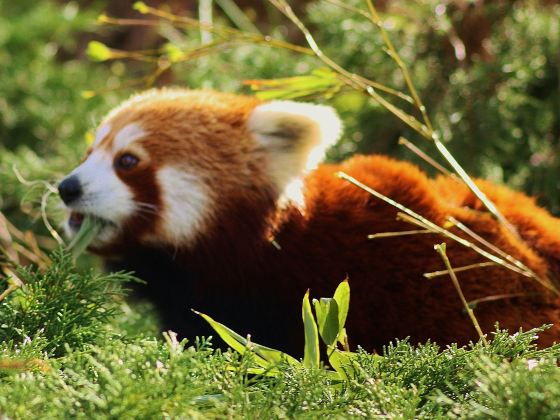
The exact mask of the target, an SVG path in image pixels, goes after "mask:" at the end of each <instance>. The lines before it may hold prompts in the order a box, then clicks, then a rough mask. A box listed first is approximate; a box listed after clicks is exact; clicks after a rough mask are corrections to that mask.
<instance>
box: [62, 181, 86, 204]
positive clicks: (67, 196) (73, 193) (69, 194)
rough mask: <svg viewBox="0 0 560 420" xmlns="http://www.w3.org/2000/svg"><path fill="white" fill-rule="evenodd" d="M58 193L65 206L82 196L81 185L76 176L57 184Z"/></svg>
mask: <svg viewBox="0 0 560 420" xmlns="http://www.w3.org/2000/svg"><path fill="white" fill-rule="evenodd" d="M58 193H59V194H60V198H62V201H64V203H65V204H70V203H71V202H72V201H76V200H77V199H78V198H80V196H81V195H82V184H80V180H79V179H78V177H77V176H75V175H73V176H70V177H68V178H65V179H63V180H62V182H61V183H60V184H58Z"/></svg>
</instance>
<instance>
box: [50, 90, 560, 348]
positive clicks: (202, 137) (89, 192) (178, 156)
mask: <svg viewBox="0 0 560 420" xmlns="http://www.w3.org/2000/svg"><path fill="white" fill-rule="evenodd" d="M340 134H341V122H340V120H339V118H338V117H337V115H336V113H335V112H334V110H333V109H332V108H330V107H327V106H320V105H313V104H305V103H297V102H292V101H272V102H261V101H260V100H258V99H256V98H253V97H248V96H238V95H231V94H224V93H218V92H213V91H196V90H192V91H189V90H182V89H162V90H150V91H147V92H145V93H142V94H139V95H137V96H134V97H133V98H132V99H130V100H128V101H126V102H124V104H122V105H121V106H119V107H118V108H116V109H115V110H113V111H112V112H110V113H109V115H108V116H107V117H106V118H105V119H104V120H103V121H102V123H101V124H100V127H99V129H98V131H97V135H96V139H95V141H94V143H93V145H92V146H91V147H90V149H89V150H88V152H87V156H86V157H85V159H84V161H83V162H82V163H81V165H79V166H78V167H77V168H76V169H75V170H74V171H73V172H72V173H71V174H70V175H69V176H68V177H66V178H65V179H64V180H63V181H62V182H61V183H60V185H59V191H60V195H61V198H62V200H63V201H64V202H65V204H66V206H67V208H68V219H67V222H66V228H67V231H68V233H69V234H70V236H72V235H73V234H75V232H76V231H77V230H78V229H79V228H80V225H81V223H82V220H83V216H84V215H93V216H96V217H97V218H100V219H103V220H105V221H106V224H105V227H104V228H103V230H102V231H101V232H100V233H99V235H98V236H97V238H96V239H95V240H94V242H93V243H92V245H91V246H90V249H91V250H92V251H93V252H95V253H98V254H100V255H102V256H103V257H104V258H105V259H106V260H107V261H108V263H109V265H110V266H111V267H116V268H121V269H126V270H131V271H134V272H136V273H137V275H138V276H139V277H140V278H143V279H144V280H145V281H146V282H147V284H146V285H145V286H142V290H141V294H143V295H145V296H147V297H149V298H150V299H151V300H152V301H153V302H154V303H155V304H156V306H157V307H158V308H159V311H160V313H161V317H162V322H163V327H164V328H167V329H172V330H174V331H176V332H178V333H179V334H180V335H181V336H183V337H189V338H192V337H194V336H197V335H210V334H212V331H211V330H210V328H209V327H208V326H207V325H206V324H205V322H204V321H202V320H201V319H199V318H198V317H197V316H196V315H195V314H193V313H192V312H191V310H190V309H191V308H194V309H197V310H200V311H203V312H205V313H208V314H210V315H211V316H213V317H214V318H215V319H217V320H219V321H221V322H223V323H225V324H226V325H228V326H229V327H231V328H233V329H234V330H236V331H238V332H239V333H240V334H247V333H250V334H251V335H252V339H253V340H254V341H255V342H258V343H262V344H265V345H268V346H272V347H276V348H279V349H282V350H285V351H289V352H292V353H294V354H299V353H300V352H301V349H302V344H303V332H302V323H301V306H300V305H301V298H302V296H303V294H304V293H305V291H306V290H307V289H310V290H311V293H312V295H313V296H329V295H331V294H332V293H333V290H334V289H335V287H336V286H337V284H338V283H339V282H340V281H342V280H343V279H344V278H346V277H347V276H348V278H349V281H350V285H351V289H352V297H351V305H350V312H349V316H348V321H347V330H348V333H349V337H350V340H351V344H352V345H353V346H357V345H361V346H362V347H364V348H365V349H367V350H373V349H377V350H379V349H380V348H381V347H382V346H383V345H385V344H387V343H389V342H390V341H391V340H393V339H395V338H405V337H410V339H411V341H412V342H413V343H417V342H425V341H427V340H432V341H435V342H437V343H439V344H441V345H446V344H449V343H452V342H454V343H458V344H460V345H462V344H466V343H468V342H469V341H470V340H476V339H477V335H476V331H475V329H474V327H473V325H472V323H471V322H470V320H469V318H468V316H467V314H466V313H465V311H464V307H463V305H462V304H461V301H460V299H459V297H458V295H457V292H456V291H455V289H454V286H453V285H452V282H451V281H450V279H449V278H448V277H447V276H440V277H436V278H432V279H427V278H425V277H423V273H426V272H432V271H437V270H442V269H444V268H445V267H444V266H443V263H442V260H441V258H440V257H439V256H438V255H437V254H436V252H435V251H434V244H436V243H441V242H443V241H446V242H447V244H448V255H449V258H450V260H451V263H452V264H453V265H454V266H455V267H460V266H467V265H469V264H474V263H478V262H482V261H484V259H483V258H482V257H481V256H480V255H478V254H477V253H475V252H474V251H472V250H470V249H468V248H466V247H464V246H462V245H459V244H458V243H456V242H454V241H451V240H445V238H442V237H440V236H438V235H437V234H432V233H427V234H426V233H424V234H418V235H414V236H395V237H388V238H383V239H375V240H371V239H368V235H369V234H373V233H379V232H393V231H403V230H410V229H411V226H410V225H408V224H406V223H404V222H403V221H399V220H397V219H396V213H397V210H396V209H395V208H394V207H392V206H390V205H388V204H386V203H385V202H383V201H381V200H379V199H377V198H375V197H374V196H372V195H370V194H368V193H367V192H365V191H363V190H362V189H359V188H357V187H356V186H354V185H352V184H350V183H349V182H347V181H345V180H343V179H340V178H339V177H337V176H336V174H337V172H338V171H344V172H346V173H348V174H349V175H351V176H353V177H355V178H356V179H358V180H359V181H361V182H363V183H365V184H366V185H368V186H370V187H371V188H374V189H375V190H377V191H379V192H381V193H382V194H384V195H386V196H389V197H391V198H392V199H394V200H396V201H397V202H399V203H401V204H403V205H405V206H407V207H409V208H410V209H412V210H414V211H415V212H417V213H419V214H421V215H422V216H424V217H426V218H428V219H430V220H431V221H433V222H434V223H437V224H439V225H443V224H444V223H445V221H446V218H447V217H448V216H453V217H455V218H456V219H458V220H459V221H461V222H462V223H464V224H465V225H467V226H468V227H470V228H471V229H472V230H473V231H475V232H477V233H478V234H479V235H481V236H482V237H484V238H485V239H486V240H488V241H489V242H491V243H493V244H495V245H497V246H498V247H500V248H501V249H503V250H504V251H506V252H507V253H509V254H511V255H512V256H513V257H515V258H518V259H520V260H521V261H523V262H524V263H525V264H526V265H527V266H528V267H530V268H531V269H532V270H533V271H534V272H535V273H537V274H538V275H539V276H541V277H546V276H548V278H553V277H554V276H557V275H558V274H559V273H560V223H559V220H558V219H556V218H554V217H552V216H551V215H550V214H549V213H548V212H547V211H545V210H544V209H541V208H539V207H538V206H537V205H535V203H534V200H533V199H532V198H529V197H527V196H525V195H524V194H521V193H518V192H514V191H511V190H509V189H507V188H504V187H500V186H496V185H493V184H491V183H489V182H484V181H480V182H479V185H480V187H481V188H482V189H483V190H484V191H485V193H486V194H487V195H488V196H489V197H490V198H491V199H492V200H493V201H494V203H495V204H496V205H497V206H498V208H499V209H500V210H501V211H502V212H503V214H504V215H505V216H506V217H507V218H508V220H509V221H510V222H511V223H512V224H513V225H514V226H515V227H516V229H517V231H518V232H519V235H520V238H521V239H518V238H516V237H515V235H512V234H511V233H509V232H508V231H507V230H505V229H504V228H503V227H502V226H501V225H500V224H499V223H498V222H496V221H495V220H494V219H493V218H492V217H491V216H490V215H489V214H488V213H486V212H484V209H483V207H482V205H481V203H480V202H479V201H478V200H477V199H476V198H475V197H474V196H473V194H472V193H471V192H470V190H469V189H468V188H467V187H466V186H465V185H463V184H462V183H459V182H457V181H455V180H454V179H452V178H449V177H443V176H442V177H439V178H437V179H435V180H432V179H429V178H428V177H427V176H426V175H425V174H424V173H423V172H421V171H420V170H419V169H418V168H416V167H415V166H413V165H412V164H409V163H406V162H399V161H396V160H393V159H390V158H388V157H383V156H355V157H353V158H351V159H349V160H346V161H344V162H342V163H340V164H320V165H319V163H320V161H321V159H322V158H323V156H324V153H325V151H326V150H327V149H328V147H329V146H331V145H332V144H333V143H334V142H335V141H336V140H337V139H338V137H339V135H340ZM453 231H454V232H455V233H457V234H459V235H461V232H460V231H458V230H457V229H453ZM459 279H460V283H461V286H462V289H463V292H464V294H465V296H466V299H467V300H468V301H477V300H479V303H478V305H477V306H476V308H475V314H476V317H477V318H478V321H479V322H480V325H481V327H482V329H483V331H484V332H485V333H487V334H490V333H491V332H492V331H494V325H495V323H496V322H499V323H500V325H501V327H505V328H508V329H509V330H510V331H512V332H513V331H515V330H517V329H518V328H520V327H521V328H524V329H528V328H532V327H538V326H540V325H542V324H545V323H552V324H554V325H553V327H552V328H551V329H549V330H547V331H546V332H544V333H543V334H542V335H541V337H540V344H541V345H548V344H551V343H552V342H553V341H556V340H558V337H559V334H560V324H559V323H558V321H559V318H560V301H559V299H558V297H557V296H555V295H554V294H551V293H549V292H547V290H546V289H544V288H543V287H542V286H540V285H539V284H537V282H536V281H535V280H533V279H531V278H527V277H525V276H523V275H520V274H518V273H515V272H513V271H511V270H509V269H506V268H503V267H501V266H485V267H480V268H477V269H472V270H468V271H463V272H461V273H459Z"/></svg>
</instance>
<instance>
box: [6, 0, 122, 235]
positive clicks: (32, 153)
mask: <svg viewBox="0 0 560 420" xmlns="http://www.w3.org/2000/svg"><path fill="white" fill-rule="evenodd" d="M99 6H100V5H97V6H95V5H94V6H93V7H91V8H88V9H82V8H81V6H80V4H79V3H78V2H76V1H70V2H65V3H64V4H63V5H60V4H56V3H55V2H52V1H40V2H36V1H32V0H21V1H17V2H14V1H9V0H0V10H1V11H2V12H1V13H0V62H1V63H2V77H1V78H0V211H3V212H4V213H5V214H6V215H7V216H8V217H9V218H10V220H11V221H12V222H15V223H17V224H18V225H19V226H20V227H22V228H29V227H31V226H33V228H34V229H35V230H36V231H40V230H41V226H42V223H36V224H35V225H32V222H33V221H34V220H36V219H38V217H39V214H38V208H39V202H40V200H41V196H42V195H43V194H44V193H45V187H44V185H43V184H34V185H33V186H31V187H30V185H24V184H22V182H21V181H20V180H18V179H17V176H16V173H15V172H14V167H15V168H16V169H17V170H19V171H20V172H21V174H22V175H23V176H24V177H25V178H27V179H30V180H36V179H40V180H49V181H53V182H54V181H56V180H58V179H60V178H61V176H62V174H64V173H66V172H67V171H68V170H69V169H70V168H71V167H72V166H73V165H74V164H75V162H77V161H78V160H79V158H80V156H81V155H82V154H83V152H84V150H85V148H86V142H85V134H86V133H87V132H88V131H89V130H91V129H92V128H93V127H94V125H95V119H96V116H98V115H99V113H100V112H103V110H104V109H107V108H108V106H109V105H110V104H114V103H116V95H115V94H114V93H113V92H108V93H107V94H106V95H103V96H100V97H98V98H94V99H92V100H90V101H85V100H83V98H82V97H81V92H82V91H83V90H85V89H88V88H91V86H92V85H95V86H96V88H98V89H104V88H106V87H107V86H110V85H111V84H114V83H115V80H116V79H115V77H114V75H112V74H111V72H110V71H108V70H107V69H104V68H101V67H95V66H91V65H89V64H88V63H87V62H85V61H84V60H82V59H80V56H79V54H80V49H81V48H83V44H84V35H83V33H84V32H88V31H93V30H95V25H94V23H95V16H96V15H97V13H98V10H96V8H97V7H99ZM121 95H122V92H121ZM22 202H23V206H20V204H21V203H22ZM49 203H50V206H49V209H50V214H55V213H56V211H55V209H56V205H55V203H54V202H51V201H49ZM21 210H23V211H24V213H26V215H25V216H22V214H21ZM29 216H31V217H29Z"/></svg>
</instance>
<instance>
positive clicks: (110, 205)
mask: <svg viewBox="0 0 560 420" xmlns="http://www.w3.org/2000/svg"><path fill="white" fill-rule="evenodd" d="M69 176H77V177H78V179H79V181H80V184H81V186H82V196H81V197H80V198H79V199H78V200H77V201H76V202H72V203H71V204H70V206H69V208H70V209H71V210H74V211H77V212H80V213H85V214H91V215H94V216H97V217H99V218H101V219H105V220H107V221H109V222H112V224H114V225H116V226H118V225H120V224H121V223H122V222H123V221H124V220H125V219H126V218H127V217H129V216H130V215H132V214H133V212H134V210H135V204H134V195H133V194H132V191H131V190H130V188H129V187H128V186H127V185H126V184H125V183H124V182H122V181H121V180H120V179H119V178H118V176H117V174H116V173H115V171H114V169H113V161H112V157H111V155H110V154H108V153H107V152H106V151H103V150H98V151H95V152H93V153H92V154H91V155H90V156H89V157H88V158H87V159H86V161H85V162H84V163H82V164H81V165H80V166H78V167H77V168H76V169H74V171H73V172H72V173H71V174H70V175H69ZM113 230H114V229H113ZM114 233H115V232H114V231H113V232H111V235H109V233H108V232H107V233H106V235H105V236H112V234H114ZM98 239H99V240H100V241H107V240H109V239H110V238H109V237H107V238H104V237H103V236H100V238H98Z"/></svg>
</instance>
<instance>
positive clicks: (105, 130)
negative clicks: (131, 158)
mask: <svg viewBox="0 0 560 420" xmlns="http://www.w3.org/2000/svg"><path fill="white" fill-rule="evenodd" d="M110 131H111V125H110V124H105V125H104V126H103V127H101V128H100V129H99V130H97V133H96V134H95V140H94V141H93V144H92V145H91V146H92V147H94V148H95V147H97V146H98V145H99V143H101V141H102V140H103V139H104V138H105V137H107V134H109V132H110Z"/></svg>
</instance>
